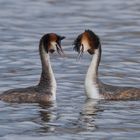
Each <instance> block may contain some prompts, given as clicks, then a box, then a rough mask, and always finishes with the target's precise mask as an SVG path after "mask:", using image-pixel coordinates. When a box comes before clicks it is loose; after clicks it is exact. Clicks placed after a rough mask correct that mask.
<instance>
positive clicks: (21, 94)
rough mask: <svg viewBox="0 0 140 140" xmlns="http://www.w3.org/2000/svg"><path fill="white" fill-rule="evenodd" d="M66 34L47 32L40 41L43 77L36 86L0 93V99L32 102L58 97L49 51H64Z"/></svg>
mask: <svg viewBox="0 0 140 140" xmlns="http://www.w3.org/2000/svg"><path fill="white" fill-rule="evenodd" d="M64 38H65V37H64V36H59V35H57V34H55V33H49V34H45V35H44V36H43V37H42V38H41V39H40V43H39V53H40V58H41V63H42V73H41V78H40V81H39V83H38V85H36V86H31V87H27V88H17V89H10V90H8V91H5V92H3V93H2V94H0V100H2V101H7V102H19V103H24V102H25V103H31V102H34V103H35V102H36V103H38V102H48V101H53V100H55V99H56V80H55V77H54V74H53V70H52V67H51V63H50V57H49V52H50V53H53V52H54V51H57V52H58V53H59V54H62V53H63V50H62V48H61V40H62V39H64Z"/></svg>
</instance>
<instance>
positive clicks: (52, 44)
mask: <svg viewBox="0 0 140 140" xmlns="http://www.w3.org/2000/svg"><path fill="white" fill-rule="evenodd" d="M56 45H57V43H56V42H51V46H50V49H53V50H56Z"/></svg>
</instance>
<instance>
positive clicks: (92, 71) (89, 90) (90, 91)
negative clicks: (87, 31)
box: [85, 48, 101, 99]
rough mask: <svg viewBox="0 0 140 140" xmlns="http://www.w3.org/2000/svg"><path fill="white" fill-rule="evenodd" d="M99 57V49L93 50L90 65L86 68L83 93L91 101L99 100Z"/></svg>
mask: <svg viewBox="0 0 140 140" xmlns="http://www.w3.org/2000/svg"><path fill="white" fill-rule="evenodd" d="M99 57H100V50H99V48H98V49H96V50H95V54H94V55H93V58H92V61H91V64H90V66H89V68H88V71H87V75H86V78H85V91H86V94H87V97H88V98H91V99H101V95H100V94H99V89H98V83H97V79H98V61H99V59H100V58H99Z"/></svg>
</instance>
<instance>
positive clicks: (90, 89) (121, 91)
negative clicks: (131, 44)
mask: <svg viewBox="0 0 140 140" xmlns="http://www.w3.org/2000/svg"><path fill="white" fill-rule="evenodd" d="M74 50H75V51H77V52H78V53H79V57H80V56H82V54H83V53H84V52H88V53H89V54H91V55H93V58H92V61H91V64H90V66H89V68H88V71H87V75H86V78H85V92H86V95H87V97H88V98H92V99H109V100H138V99H140V89H138V88H134V87H119V86H112V85H107V84H104V83H102V82H101V81H100V80H99V79H98V66H99V63H100V60H101V52H102V51H101V43H100V39H99V37H98V36H97V35H96V34H95V33H94V32H92V31H91V30H85V32H84V33H82V34H80V35H79V36H78V37H77V38H76V40H75V41H74Z"/></svg>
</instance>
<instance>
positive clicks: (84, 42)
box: [82, 41, 90, 52]
mask: <svg viewBox="0 0 140 140" xmlns="http://www.w3.org/2000/svg"><path fill="white" fill-rule="evenodd" d="M82 44H83V46H84V50H83V52H86V51H87V50H88V49H90V46H89V44H88V42H87V41H83V42H82Z"/></svg>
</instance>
